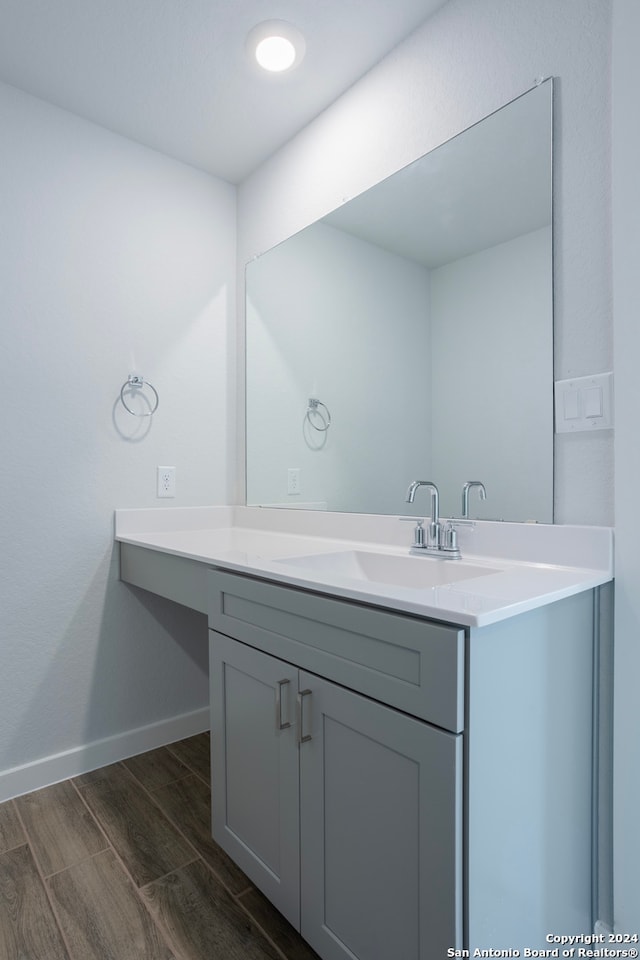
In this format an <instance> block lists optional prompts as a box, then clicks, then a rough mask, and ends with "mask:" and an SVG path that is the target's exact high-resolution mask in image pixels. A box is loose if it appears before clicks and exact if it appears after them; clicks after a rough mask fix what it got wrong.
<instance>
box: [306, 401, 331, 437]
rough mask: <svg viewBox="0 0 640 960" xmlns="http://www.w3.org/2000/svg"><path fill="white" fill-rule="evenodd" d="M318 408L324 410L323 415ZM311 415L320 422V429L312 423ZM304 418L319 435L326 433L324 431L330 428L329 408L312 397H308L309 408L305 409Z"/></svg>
mask: <svg viewBox="0 0 640 960" xmlns="http://www.w3.org/2000/svg"><path fill="white" fill-rule="evenodd" d="M318 407H322V410H324V413H323V412H322V410H318ZM312 415H313V416H314V417H317V418H318V420H320V423H321V424H322V426H321V427H319V426H318V424H317V421H316V422H315V423H314V421H313V419H312ZM305 416H306V418H307V420H308V421H309V425H310V426H312V427H313V429H314V430H317V431H318V432H319V433H326V431H327V430H328V429H329V427H330V426H331V414H330V413H329V408H328V407H327V405H326V404H325V403H323V402H322V401H321V400H316V399H314V398H313V397H310V398H309V406H308V408H307V412H306V414H305Z"/></svg>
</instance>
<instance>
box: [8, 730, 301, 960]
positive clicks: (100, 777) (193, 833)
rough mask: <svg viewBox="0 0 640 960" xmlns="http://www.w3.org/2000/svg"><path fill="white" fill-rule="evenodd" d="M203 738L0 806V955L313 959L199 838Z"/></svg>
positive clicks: (32, 959) (205, 819)
mask: <svg viewBox="0 0 640 960" xmlns="http://www.w3.org/2000/svg"><path fill="white" fill-rule="evenodd" d="M209 782H210V747H209V735H208V734H200V735H198V736H196V737H190V738H189V739H187V740H182V741H180V742H178V743H174V744H170V745H169V746H167V747H162V748H160V749H158V750H151V751H150V752H149V753H145V754H141V755H140V756H137V757H131V758H130V759H128V760H124V761H123V762H122V763H115V764H111V765H110V766H108V767H103V768H102V769H101V770H95V771H93V772H92V773H88V774H84V775H82V776H79V777H76V778H74V779H73V780H67V781H65V782H64V783H59V784H55V785H54V786H52V787H46V788H45V789H44V790H39V791H37V792H34V793H31V794H27V795H26V796H23V797H18V798H17V799H16V800H10V801H8V802H6V803H3V804H0V960H318V958H317V954H315V953H314V951H313V950H311V948H310V947H309V946H308V945H307V944H306V943H305V942H304V940H302V938H301V937H300V936H299V934H298V933H297V932H296V931H295V930H294V929H293V927H291V926H290V924H288V923H287V921H286V920H285V919H284V918H283V917H282V916H281V915H280V914H279V913H278V912H277V910H275V909H274V908H273V907H272V906H271V904H270V903H269V902H268V901H267V900H266V899H265V898H264V897H263V896H262V894H260V893H259V891H257V890H256V889H255V887H253V885H252V884H251V882H250V881H249V880H248V879H247V877H246V876H245V875H244V874H243V873H242V871H241V870H239V869H238V867H236V865H235V864H234V863H233V862H232V861H231V860H230V859H229V857H227V855H226V854H225V853H224V851H223V850H221V848H220V847H219V846H218V845H217V844H216V843H214V841H213V839H212V838H211V831H210V817H211V796H210V789H209Z"/></svg>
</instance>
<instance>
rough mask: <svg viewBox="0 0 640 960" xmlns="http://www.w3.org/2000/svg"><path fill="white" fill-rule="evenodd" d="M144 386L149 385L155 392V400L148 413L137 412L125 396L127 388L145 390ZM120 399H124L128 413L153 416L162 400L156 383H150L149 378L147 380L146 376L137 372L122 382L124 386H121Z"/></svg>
mask: <svg viewBox="0 0 640 960" xmlns="http://www.w3.org/2000/svg"><path fill="white" fill-rule="evenodd" d="M144 387H149V389H150V390H151V392H152V393H153V401H154V402H153V403H152V404H151V405H150V406H149V410H148V411H147V412H146V413H137V412H136V411H135V410H132V409H131V407H130V406H129V405H128V404H127V401H126V400H125V398H124V394H125V390H143V389H144ZM146 399H147V398H146V397H145V400H146ZM120 400H121V401H122V406H123V407H124V408H125V410H126V411H127V413H130V414H131V416H133V417H152V416H153V415H154V413H155V412H156V410H157V409H158V404H159V402H160V398H159V396H158V391H157V390H156V388H155V387H154V385H153V384H152V383H149V381H148V380H145V379H144V377H141V376H140V375H139V374H137V373H130V374H129V376H128V377H127V379H126V380H125V382H124V383H123V384H122V387H121V388H120ZM147 402H148V400H147Z"/></svg>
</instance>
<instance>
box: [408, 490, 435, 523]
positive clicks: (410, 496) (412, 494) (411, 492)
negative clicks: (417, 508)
mask: <svg viewBox="0 0 640 960" xmlns="http://www.w3.org/2000/svg"><path fill="white" fill-rule="evenodd" d="M419 487H430V488H431V523H432V524H436V523H438V522H439V518H440V494H439V493H438V488H437V487H436V485H435V483H432V482H431V480H414V481H413V482H412V483H410V484H409V489H408V490H407V503H413V501H414V500H415V498H416V491H417V490H418V488H419Z"/></svg>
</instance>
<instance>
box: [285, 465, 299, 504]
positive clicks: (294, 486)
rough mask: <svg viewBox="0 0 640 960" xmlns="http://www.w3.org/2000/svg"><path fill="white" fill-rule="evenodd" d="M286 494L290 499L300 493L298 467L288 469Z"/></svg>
mask: <svg viewBox="0 0 640 960" xmlns="http://www.w3.org/2000/svg"><path fill="white" fill-rule="evenodd" d="M287 493H288V494H289V496H290V497H291V496H296V494H298V493H300V467H289V469H288V470H287Z"/></svg>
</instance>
